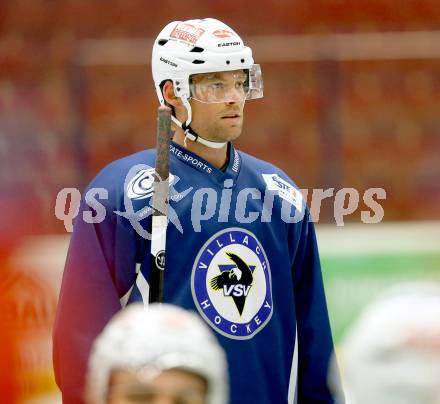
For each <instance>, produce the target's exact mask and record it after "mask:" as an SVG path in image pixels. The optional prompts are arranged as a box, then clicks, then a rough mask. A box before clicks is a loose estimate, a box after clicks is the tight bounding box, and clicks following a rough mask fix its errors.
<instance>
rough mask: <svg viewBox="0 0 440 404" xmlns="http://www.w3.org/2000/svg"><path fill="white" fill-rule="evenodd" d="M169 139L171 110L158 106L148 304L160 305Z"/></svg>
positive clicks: (165, 231)
mask: <svg viewBox="0 0 440 404" xmlns="http://www.w3.org/2000/svg"><path fill="white" fill-rule="evenodd" d="M170 140H171V109H170V108H169V107H166V106H160V107H159V108H158V110H157V146H156V167H155V170H156V175H155V178H154V184H153V190H154V193H153V203H152V206H153V219H152V229H151V279H150V297H149V301H150V303H153V302H159V303H161V302H163V289H164V275H165V251H166V234H167V224H168V221H167V214H168V194H169V180H168V177H169V161H170V159H169V153H170Z"/></svg>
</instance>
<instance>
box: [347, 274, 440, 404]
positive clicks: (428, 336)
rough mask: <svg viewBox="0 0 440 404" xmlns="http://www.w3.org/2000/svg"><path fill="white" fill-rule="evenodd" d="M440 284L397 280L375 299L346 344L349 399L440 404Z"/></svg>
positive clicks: (361, 402)
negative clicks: (397, 283)
mask: <svg viewBox="0 0 440 404" xmlns="http://www.w3.org/2000/svg"><path fill="white" fill-rule="evenodd" d="M439 348H440V285H439V284H437V283H432V282H408V283H404V284H401V285H396V286H394V287H393V288H391V289H390V290H388V291H387V292H385V293H384V294H383V295H382V296H381V297H380V298H378V299H377V300H375V302H373V303H371V304H370V305H369V306H368V307H367V308H366V309H365V311H364V312H363V313H362V315H361V316H360V317H359V319H358V320H357V321H356V322H355V324H353V326H352V327H351V329H350V332H349V333H348V335H347V336H346V337H345V338H344V341H343V343H342V346H341V357H342V364H343V366H342V368H343V375H344V386H345V389H346V398H347V402H348V401H349V402H353V403H356V404H364V403H365V404H366V403H368V404H369V403H381V404H438V403H440V383H439V375H440V349H439Z"/></svg>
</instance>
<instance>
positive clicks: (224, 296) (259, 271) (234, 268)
mask: <svg viewBox="0 0 440 404" xmlns="http://www.w3.org/2000/svg"><path fill="white" fill-rule="evenodd" d="M191 288H192V294H193V299H194V302H195V304H196V307H197V309H198V310H199V312H200V314H201V316H202V317H203V318H204V319H205V320H206V321H207V323H208V324H209V325H210V326H211V327H212V328H213V329H214V330H216V331H217V332H218V333H220V334H222V335H224V336H226V337H229V338H233V339H249V338H252V337H253V336H254V335H255V334H256V333H258V332H259V331H261V330H262V329H263V328H264V327H265V326H266V324H267V323H268V322H269V320H270V318H271V316H272V288H271V273H270V266H269V261H268V260H267V256H266V253H265V251H264V249H263V246H262V245H261V243H260V242H259V241H258V239H257V238H256V236H255V235H254V234H253V233H251V232H250V231H248V230H245V229H241V228H228V229H224V230H222V231H220V232H218V233H217V234H215V235H214V236H212V237H211V238H210V239H209V240H208V241H207V242H206V243H205V244H204V245H203V247H202V248H201V249H200V251H199V253H198V255H197V258H196V260H195V262H194V266H193V270H192V276H191Z"/></svg>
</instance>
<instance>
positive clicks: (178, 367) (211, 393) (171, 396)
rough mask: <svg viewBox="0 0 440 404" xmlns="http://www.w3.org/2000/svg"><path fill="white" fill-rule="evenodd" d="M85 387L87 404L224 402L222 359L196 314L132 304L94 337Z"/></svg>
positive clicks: (220, 350) (166, 306) (169, 307)
mask: <svg viewBox="0 0 440 404" xmlns="http://www.w3.org/2000/svg"><path fill="white" fill-rule="evenodd" d="M213 363H215V366H213V365H212V364H213ZM86 386H87V388H86V397H87V402H88V404H105V403H112V404H122V403H131V402H136V403H141V402H145V403H152V404H153V403H188V404H225V403H226V400H227V372H226V359H225V355H224V353H223V350H222V349H221V348H220V346H219V344H218V342H217V340H216V339H215V337H214V336H213V335H212V334H211V332H210V330H209V327H208V326H206V325H205V324H203V320H201V319H200V317H198V316H197V315H195V314H193V313H191V312H188V311H186V310H183V309H181V308H179V307H177V306H172V305H169V304H162V305H159V304H154V305H151V306H149V307H148V309H146V308H145V307H143V305H142V304H141V303H135V304H132V305H130V306H129V307H128V308H127V309H126V310H123V311H122V313H118V314H116V315H115V316H114V317H113V318H112V319H111V321H110V322H109V323H108V324H107V325H106V326H105V328H104V330H103V332H102V333H101V334H100V335H99V337H98V338H97V339H96V341H95V343H94V345H93V349H92V353H91V355H90V360H89V371H88V375H87V383H86Z"/></svg>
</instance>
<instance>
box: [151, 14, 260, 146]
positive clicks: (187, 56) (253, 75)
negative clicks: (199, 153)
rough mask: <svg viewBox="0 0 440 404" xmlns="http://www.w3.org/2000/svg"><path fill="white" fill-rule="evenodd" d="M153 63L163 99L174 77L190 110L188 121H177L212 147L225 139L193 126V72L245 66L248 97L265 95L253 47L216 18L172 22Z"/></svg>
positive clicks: (189, 135) (191, 135)
mask: <svg viewBox="0 0 440 404" xmlns="http://www.w3.org/2000/svg"><path fill="white" fill-rule="evenodd" d="M151 66H152V72H153V80H154V84H155V87H156V93H157V97H158V98H159V101H160V103H161V104H164V103H165V100H164V97H163V94H162V85H163V83H164V82H165V81H166V80H171V81H172V82H173V86H174V92H175V94H176V96H178V97H180V98H181V100H182V102H183V105H184V106H185V108H186V110H187V120H186V122H179V121H178V120H177V119H176V118H175V117H172V119H173V122H174V123H175V124H176V125H178V126H179V127H181V128H182V129H183V130H184V132H185V135H186V138H188V139H190V140H192V141H198V142H200V143H202V144H204V145H205V146H208V147H212V148H220V147H223V146H224V145H225V143H219V142H212V141H208V140H206V139H203V138H201V137H200V136H199V135H198V134H196V133H195V132H194V131H193V130H192V129H191V127H190V124H191V120H192V110H191V105H190V103H189V99H190V98H191V97H193V98H194V94H193V93H192V88H191V85H190V84H191V75H193V74H200V73H213V72H223V71H234V70H244V71H245V72H246V74H247V82H246V92H245V96H244V99H247V100H249V99H256V98H261V97H263V80H262V76H261V69H260V66H259V65H256V64H254V60H253V58H252V50H251V49H250V48H249V47H247V46H245V45H244V43H243V40H242V39H241V38H240V37H239V36H238V35H237V33H236V32H235V31H234V30H233V29H232V28H230V27H229V26H227V25H226V24H224V23H222V22H221V21H218V20H216V19H213V18H204V19H195V20H188V21H174V22H171V23H169V24H168V25H167V26H166V27H165V28H164V29H163V30H162V31H161V32H160V33H159V35H158V36H157V38H156V40H155V41H154V45H153V52H152V59H151ZM244 99H243V101H244ZM208 102H225V101H224V100H222V99H220V100H218V101H215V100H214V101H213V100H210V101H208Z"/></svg>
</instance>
